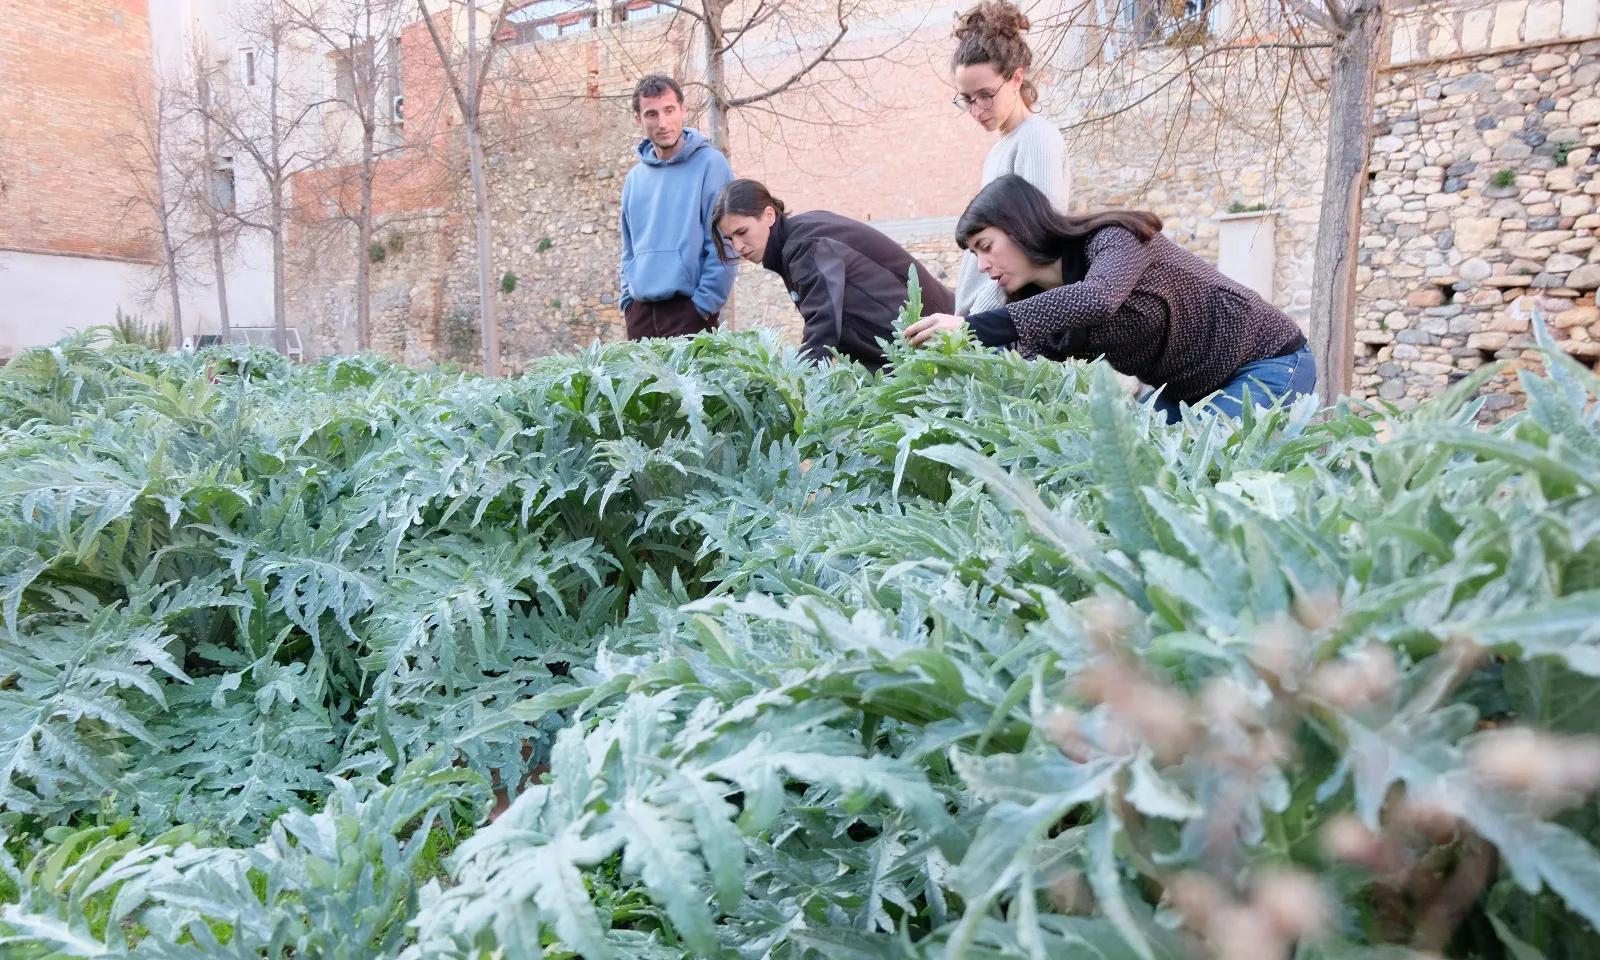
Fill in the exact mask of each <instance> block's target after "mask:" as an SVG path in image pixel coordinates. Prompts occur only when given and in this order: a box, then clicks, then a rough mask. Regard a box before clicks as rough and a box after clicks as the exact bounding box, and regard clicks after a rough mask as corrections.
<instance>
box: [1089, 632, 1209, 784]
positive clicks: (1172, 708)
mask: <svg viewBox="0 0 1600 960" xmlns="http://www.w3.org/2000/svg"><path fill="white" fill-rule="evenodd" d="M1078 683H1079V687H1080V688H1081V689H1082V691H1083V693H1084V695H1085V696H1087V697H1089V698H1090V699H1092V700H1095V701H1098V702H1100V703H1103V704H1105V705H1106V706H1107V707H1108V708H1109V709H1110V710H1111V713H1112V714H1113V715H1114V716H1115V717H1116V718H1117V719H1118V720H1121V721H1122V722H1124V723H1126V724H1127V725H1128V726H1130V727H1132V728H1133V729H1134V730H1135V731H1136V732H1137V733H1138V734H1139V737H1140V738H1141V739H1142V740H1144V742H1145V743H1147V744H1149V745H1150V749H1151V750H1152V751H1154V752H1155V755H1156V757H1157V758H1158V759H1159V760H1161V761H1162V762H1163V763H1171V762H1174V761H1176V760H1178V759H1180V758H1181V757H1182V756H1183V755H1184V753H1185V752H1187V751H1188V749H1189V748H1190V746H1192V745H1193V744H1194V742H1195V739H1196V737H1197V736H1198V734H1199V728H1198V726H1197V725H1196V724H1195V722H1194V717H1193V715H1192V712H1191V704H1190V703H1189V700H1188V698H1187V697H1185V696H1184V695H1183V694H1181V693H1179V692H1178V691H1176V690H1173V689H1172V688H1171V687H1167V686H1163V685H1160V684H1156V683H1153V682H1151V681H1150V680H1147V679H1145V678H1144V677H1142V676H1140V675H1139V674H1138V673H1137V672H1136V671H1134V670H1133V669H1132V668H1130V667H1128V666H1127V665H1125V664H1123V663H1121V662H1120V661H1117V660H1114V659H1110V658H1106V659H1102V660H1100V661H1098V662H1096V663H1093V664H1091V665H1089V666H1088V667H1086V668H1085V669H1084V670H1083V672H1082V673H1080V674H1079V675H1078Z"/></svg>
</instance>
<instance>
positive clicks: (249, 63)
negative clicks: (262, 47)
mask: <svg viewBox="0 0 1600 960" xmlns="http://www.w3.org/2000/svg"><path fill="white" fill-rule="evenodd" d="M239 79H240V80H242V81H244V85H245V86H247V87H253V86H255V85H256V52H255V51H254V50H240V51H239Z"/></svg>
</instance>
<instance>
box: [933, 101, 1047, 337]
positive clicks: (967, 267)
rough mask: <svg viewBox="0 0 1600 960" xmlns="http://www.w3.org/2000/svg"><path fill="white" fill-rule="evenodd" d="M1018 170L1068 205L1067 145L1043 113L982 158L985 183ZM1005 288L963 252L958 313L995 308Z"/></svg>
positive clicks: (1044, 191) (1031, 118) (1043, 190)
mask: <svg viewBox="0 0 1600 960" xmlns="http://www.w3.org/2000/svg"><path fill="white" fill-rule="evenodd" d="M1008 173H1015V174H1017V175H1018V176H1020V177H1022V179H1024V180H1026V181H1028V182H1029V183H1031V184H1033V185H1034V186H1036V187H1038V188H1039V190H1040V191H1041V192H1042V193H1044V195H1045V196H1047V197H1049V198H1050V200H1051V202H1052V203H1054V204H1055V207H1056V209H1058V210H1061V211H1063V212H1065V211H1066V209H1067V200H1068V199H1069V197H1070V195H1071V192H1072V178H1071V175H1070V174H1069V172H1068V170H1067V145H1066V143H1065V142H1063V141H1062V139H1061V131H1060V130H1058V129H1056V125H1055V124H1053V123H1051V122H1050V121H1049V120H1046V119H1045V118H1044V117H1041V116H1039V115H1038V114H1034V115H1032V116H1030V117H1029V118H1028V119H1026V120H1024V121H1022V122H1021V123H1019V124H1017V127H1016V129H1015V130H1012V131H1011V132H1010V133H1008V134H1006V135H1004V136H1002V137H1001V138H1000V139H999V140H998V141H996V142H995V145H994V146H993V147H991V148H990V149H989V155H988V156H987V157H985V158H984V160H983V186H988V185H989V184H990V183H992V182H994V181H995V180H996V179H997V178H999V177H1003V176H1005V175H1006V174H1008ZM1005 300H1006V295H1005V291H1004V290H1001V289H1000V285H999V284H997V283H995V282H994V281H993V280H990V279H989V278H988V277H986V276H984V275H983V274H982V273H981V272H980V271H979V270H978V258H977V257H975V256H973V255H972V254H971V253H970V252H969V253H965V254H962V256H961V274H960V276H959V277H958V278H957V280H956V315H957V316H961V317H965V316H968V315H970V314H974V313H978V312H979V311H982V310H993V309H994V308H996V307H998V306H1001V305H1002V304H1004V303H1005Z"/></svg>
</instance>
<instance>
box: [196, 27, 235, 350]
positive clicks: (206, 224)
mask: <svg viewBox="0 0 1600 960" xmlns="http://www.w3.org/2000/svg"><path fill="white" fill-rule="evenodd" d="M211 61H212V58H210V57H208V56H207V55H206V53H205V48H204V46H203V45H202V44H201V43H198V42H197V43H195V44H194V45H193V46H192V48H191V52H190V62H191V67H190V69H191V71H192V74H191V75H192V76H193V78H194V92H195V100H194V105H195V109H194V110H193V114H194V116H195V117H197V118H198V120H199V123H198V124H197V127H198V129H199V136H200V151H199V157H200V163H199V164H198V166H197V169H196V170H195V171H194V177H193V178H192V179H191V181H190V190H191V193H192V194H193V196H194V197H195V201H196V202H195V207H196V208H197V209H198V210H199V211H200V223H201V225H202V226H201V229H202V232H203V234H204V239H205V243H206V246H207V247H208V248H209V250H210V252H211V280H212V284H213V285H214V286H215V288H216V291H217V325H218V332H219V333H220V334H221V335H222V342H223V343H228V342H230V341H231V340H232V339H233V325H232V323H231V322H230V321H229V317H228V263H227V260H226V258H225V257H224V255H223V248H224V246H225V245H227V241H228V240H230V239H231V231H229V230H228V225H229V221H228V215H229V214H231V213H232V212H233V209H234V181H233V170H232V169H231V168H225V167H224V166H223V164H222V161H221V157H219V156H218V155H217V149H216V145H217V140H218V139H219V137H220V134H219V131H218V130H217V127H216V123H215V121H214V120H213V116H214V111H215V109H216V106H217V96H216V88H217V84H216V80H217V78H216V76H215V73H216V66H215V63H214V62H211Z"/></svg>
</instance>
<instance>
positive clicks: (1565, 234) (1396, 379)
mask: <svg viewBox="0 0 1600 960" xmlns="http://www.w3.org/2000/svg"><path fill="white" fill-rule="evenodd" d="M1384 79H1385V82H1384V84H1383V88H1382V89H1381V90H1380V92H1379V94H1378V100H1377V104H1378V116H1377V118H1376V119H1377V122H1378V128H1377V130H1376V133H1377V134H1378V136H1377V139H1376V140H1375V141H1374V144H1373V161H1372V174H1371V176H1372V181H1371V184H1370V186H1369V189H1368V194H1367V198H1366V200H1365V202H1364V204H1363V211H1364V222H1363V229H1362V240H1361V246H1362V249H1361V260H1360V262H1361V267H1360V278H1359V281H1360V283H1359V286H1360V305H1359V312H1358V317H1357V321H1356V322H1357V333H1356V338H1357V340H1358V341H1359V343H1358V346H1357V353H1358V359H1357V363H1356V383H1355V385H1354V387H1355V389H1354V390H1352V393H1353V394H1355V395H1357V396H1377V397H1379V398H1382V399H1384V400H1388V401H1392V402H1394V403H1395V404H1397V405H1399V406H1401V407H1408V406H1411V405H1414V404H1416V403H1417V402H1418V401H1419V400H1421V399H1422V398H1424V397H1428V396H1432V395H1435V394H1437V393H1439V392H1441V391H1442V390H1443V389H1444V388H1445V387H1446V386H1447V385H1448V384H1449V383H1450V382H1451V381H1452V380H1453V379H1454V378H1457V377H1460V376H1464V375H1465V374H1466V372H1468V371H1471V370H1475V369H1477V368H1478V367H1479V366H1481V365H1482V364H1484V363H1485V362H1488V361H1491V360H1494V359H1501V360H1507V361H1509V362H1510V363H1509V367H1508V369H1507V370H1506V371H1505V372H1504V375H1502V376H1500V377H1498V378H1497V379H1496V380H1495V381H1494V382H1493V383H1491V385H1490V387H1489V388H1488V390H1489V391H1490V392H1492V393H1494V394H1497V395H1494V396H1491V397H1490V398H1489V400H1488V407H1489V408H1490V409H1491V410H1493V411H1507V410H1510V409H1512V408H1514V407H1516V406H1518V405H1519V402H1520V398H1519V397H1517V396H1516V394H1517V392H1518V386H1517V381H1516V378H1515V369H1516V368H1517V367H1518V366H1521V365H1525V364H1527V365H1534V366H1537V358H1538V354H1537V353H1534V352H1531V351H1529V350H1528V349H1527V348H1528V346H1529V344H1530V343H1531V342H1532V334H1531V332H1530V322H1531V319H1530V318H1531V316H1532V315H1533V313H1534V312H1535V311H1538V312H1540V313H1542V314H1543V316H1544V317H1545V319H1546V322H1547V323H1548V324H1549V325H1550V327H1551V330H1552V333H1554V334H1555V335H1556V337H1557V338H1558V340H1559V341H1560V344H1561V347H1562V349H1563V350H1565V351H1567V352H1568V353H1570V354H1572V355H1573V356H1575V357H1578V358H1580V359H1582V360H1584V361H1585V362H1587V363H1589V364H1591V365H1592V364H1593V363H1594V360H1595V358H1596V357H1600V312H1597V311H1596V308H1595V303H1594V301H1595V295H1594V291H1595V288H1596V287H1597V286H1600V247H1597V246H1596V239H1595V230H1596V228H1600V215H1597V214H1596V213H1595V212H1594V211H1595V197H1596V195H1597V194H1600V178H1596V177H1595V176H1594V175H1595V173H1596V172H1600V166H1597V165H1596V164H1597V162H1600V154H1597V153H1596V149H1595V148H1597V147H1600V92H1597V91H1596V88H1595V87H1596V81H1597V80H1600V42H1596V41H1587V42H1583V43H1566V44H1556V45H1551V46H1544V47H1542V48H1535V49H1530V50H1525V51H1521V52H1514V53H1509V54H1505V55H1495V56H1484V57H1472V58H1467V59H1460V60H1449V61H1445V62H1440V63H1435V64H1432V65H1424V66H1417V67H1407V68H1403V69H1398V70H1395V71H1394V72H1391V73H1389V74H1388V75H1387V76H1386V77H1385V78H1384Z"/></svg>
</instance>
